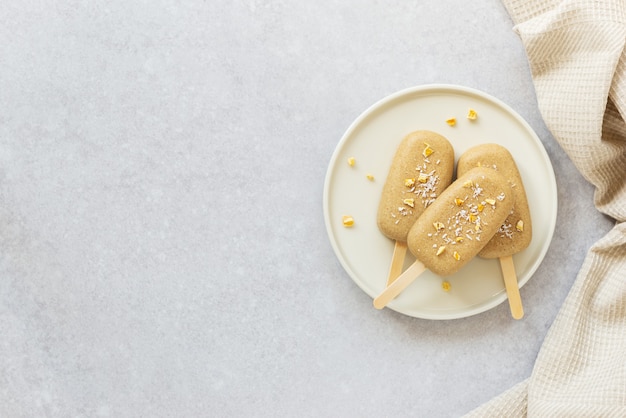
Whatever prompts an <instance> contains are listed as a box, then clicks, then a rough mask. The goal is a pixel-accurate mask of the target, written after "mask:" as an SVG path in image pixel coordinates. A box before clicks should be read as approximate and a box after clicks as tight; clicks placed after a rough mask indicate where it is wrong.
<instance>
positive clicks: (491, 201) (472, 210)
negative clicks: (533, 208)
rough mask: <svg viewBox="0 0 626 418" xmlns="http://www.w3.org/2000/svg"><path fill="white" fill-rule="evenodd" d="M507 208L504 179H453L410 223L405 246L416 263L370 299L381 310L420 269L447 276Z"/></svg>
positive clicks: (480, 170)
mask: <svg viewBox="0 0 626 418" xmlns="http://www.w3.org/2000/svg"><path fill="white" fill-rule="evenodd" d="M512 207H513V198H512V192H511V187H510V186H509V183H508V182H507V180H506V178H505V177H503V176H502V175H501V174H500V173H498V172H497V171H495V170H492V169H490V168H484V167H476V168H473V169H471V170H469V171H467V172H466V173H465V174H464V175H463V176H461V177H459V178H458V179H457V180H456V181H455V182H454V183H452V184H451V185H450V186H448V188H447V189H445V190H444V191H443V193H441V195H440V196H439V197H438V198H437V200H435V201H434V202H433V203H432V204H431V205H429V206H428V207H427V208H426V210H425V211H424V213H422V215H421V216H420V217H419V218H418V219H417V220H416V221H415V223H414V224H413V226H412V227H411V229H410V230H409V233H408V235H407V245H408V248H409V250H410V251H411V253H412V254H413V255H414V256H415V258H416V261H415V262H414V263H413V264H412V265H411V266H410V267H409V268H407V269H406V271H405V272H404V273H402V274H401V275H400V276H399V277H398V278H397V279H396V280H394V281H393V282H392V283H391V284H389V285H387V288H386V289H385V290H383V292H382V293H381V294H380V295H378V296H377V297H376V298H375V299H374V307H376V308H377V309H382V308H384V307H385V306H386V305H387V304H388V303H389V302H390V301H391V300H392V299H393V298H395V297H396V296H398V295H399V294H400V293H401V292H402V291H403V290H404V289H405V288H406V287H407V286H408V285H409V284H411V283H412V282H413V281H414V280H415V279H416V278H417V277H418V276H419V275H420V274H421V273H422V272H424V271H425V270H426V269H428V270H430V271H431V272H433V273H435V274H437V275H440V276H447V275H450V274H453V273H455V272H457V271H458V270H459V269H461V267H463V266H464V265H465V264H467V263H468V262H469V261H470V260H471V259H472V258H474V256H476V255H477V254H478V253H479V252H480V251H481V250H482V249H483V247H484V246H485V245H486V244H487V243H488V242H489V240H490V239H491V238H492V237H493V236H494V235H495V233H496V232H497V230H498V228H499V227H500V225H502V223H503V222H504V220H505V219H506V217H507V215H508V214H509V213H510V212H511V209H512Z"/></svg>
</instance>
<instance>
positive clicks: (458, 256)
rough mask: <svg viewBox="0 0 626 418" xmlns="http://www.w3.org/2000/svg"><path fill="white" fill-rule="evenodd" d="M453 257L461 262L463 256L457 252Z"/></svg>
mask: <svg viewBox="0 0 626 418" xmlns="http://www.w3.org/2000/svg"><path fill="white" fill-rule="evenodd" d="M452 257H454V259H455V260H456V261H459V260H460V259H461V254H459V253H457V252H456V251H455V252H454V254H452Z"/></svg>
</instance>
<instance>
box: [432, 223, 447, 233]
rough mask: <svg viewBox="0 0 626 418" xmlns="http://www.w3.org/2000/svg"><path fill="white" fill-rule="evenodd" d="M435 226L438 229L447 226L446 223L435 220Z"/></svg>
mask: <svg viewBox="0 0 626 418" xmlns="http://www.w3.org/2000/svg"><path fill="white" fill-rule="evenodd" d="M433 226H434V227H435V229H436V230H437V231H439V230H442V229H444V228H445V227H446V226H445V225H444V224H442V223H441V222H435V223H434V224H433Z"/></svg>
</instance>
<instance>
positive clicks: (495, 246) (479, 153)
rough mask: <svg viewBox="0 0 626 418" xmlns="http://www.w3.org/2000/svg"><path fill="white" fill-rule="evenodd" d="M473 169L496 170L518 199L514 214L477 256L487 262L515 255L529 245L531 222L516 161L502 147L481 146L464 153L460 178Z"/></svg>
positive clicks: (460, 167)
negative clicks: (487, 260) (485, 259)
mask: <svg viewBox="0 0 626 418" xmlns="http://www.w3.org/2000/svg"><path fill="white" fill-rule="evenodd" d="M474 167H487V168H493V169H494V170H496V171H498V172H499V173H500V174H502V175H503V176H504V177H505V178H506V179H507V180H508V182H509V184H510V185H511V191H512V192H513V197H514V199H515V204H514V205H513V211H512V212H511V214H509V216H507V218H506V219H505V221H504V223H503V224H502V225H501V226H500V229H498V232H497V233H496V235H494V237H493V238H492V239H491V241H489V243H487V245H486V246H485V248H483V249H482V250H481V251H480V253H478V255H479V256H480V257H484V258H499V257H502V256H507V255H512V254H516V253H518V252H520V251H522V250H523V249H525V248H526V247H528V245H530V241H531V239H532V222H531V219H530V208H529V207H528V199H527V198H526V191H525V189H524V184H523V182H522V177H521V176H520V173H519V170H518V169H517V165H516V164H515V159H514V158H513V156H512V155H511V153H510V152H509V150H507V149H506V148H505V147H503V146H502V145H498V144H481V145H477V146H475V147H472V148H470V149H468V150H467V151H465V152H464V153H463V155H461V157H460V158H459V162H458V163H457V173H458V175H463V173H465V172H467V171H469V170H471V169H472V168H474Z"/></svg>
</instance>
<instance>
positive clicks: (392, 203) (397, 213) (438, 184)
mask: <svg viewBox="0 0 626 418" xmlns="http://www.w3.org/2000/svg"><path fill="white" fill-rule="evenodd" d="M453 172H454V149H453V148H452V145H451V144H450V142H449V141H448V140H447V139H446V138H445V137H443V136H442V135H439V134H438V133H435V132H431V131H424V130H421V131H415V132H411V133H410V134H408V135H407V136H405V137H404V138H403V139H402V141H401V142H400V144H399V145H398V148H397V150H396V153H395V156H394V158H393V161H392V163H391V168H390V169H389V173H388V174H387V180H386V181H385V185H384V186H383V191H382V195H381V198H380V203H379V205H378V214H377V219H376V223H377V224H378V228H379V229H380V231H381V232H382V233H383V234H384V235H385V236H387V237H388V238H390V239H392V240H394V241H395V246H394V251H393V255H392V258H391V264H390V267H389V273H388V276H387V284H389V283H391V282H392V281H393V280H394V279H395V278H396V277H398V276H399V275H400V273H401V272H402V267H403V264H404V258H405V255H406V248H407V247H406V237H407V234H408V232H409V229H411V226H413V223H415V220H416V219H417V218H418V217H419V216H420V215H421V214H422V213H423V212H424V210H425V209H426V208H427V207H428V206H429V205H430V204H432V202H433V201H434V200H435V198H436V197H437V196H438V195H439V193H441V191H443V190H444V189H445V188H446V187H448V185H449V184H450V183H451V182H452V174H453Z"/></svg>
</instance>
